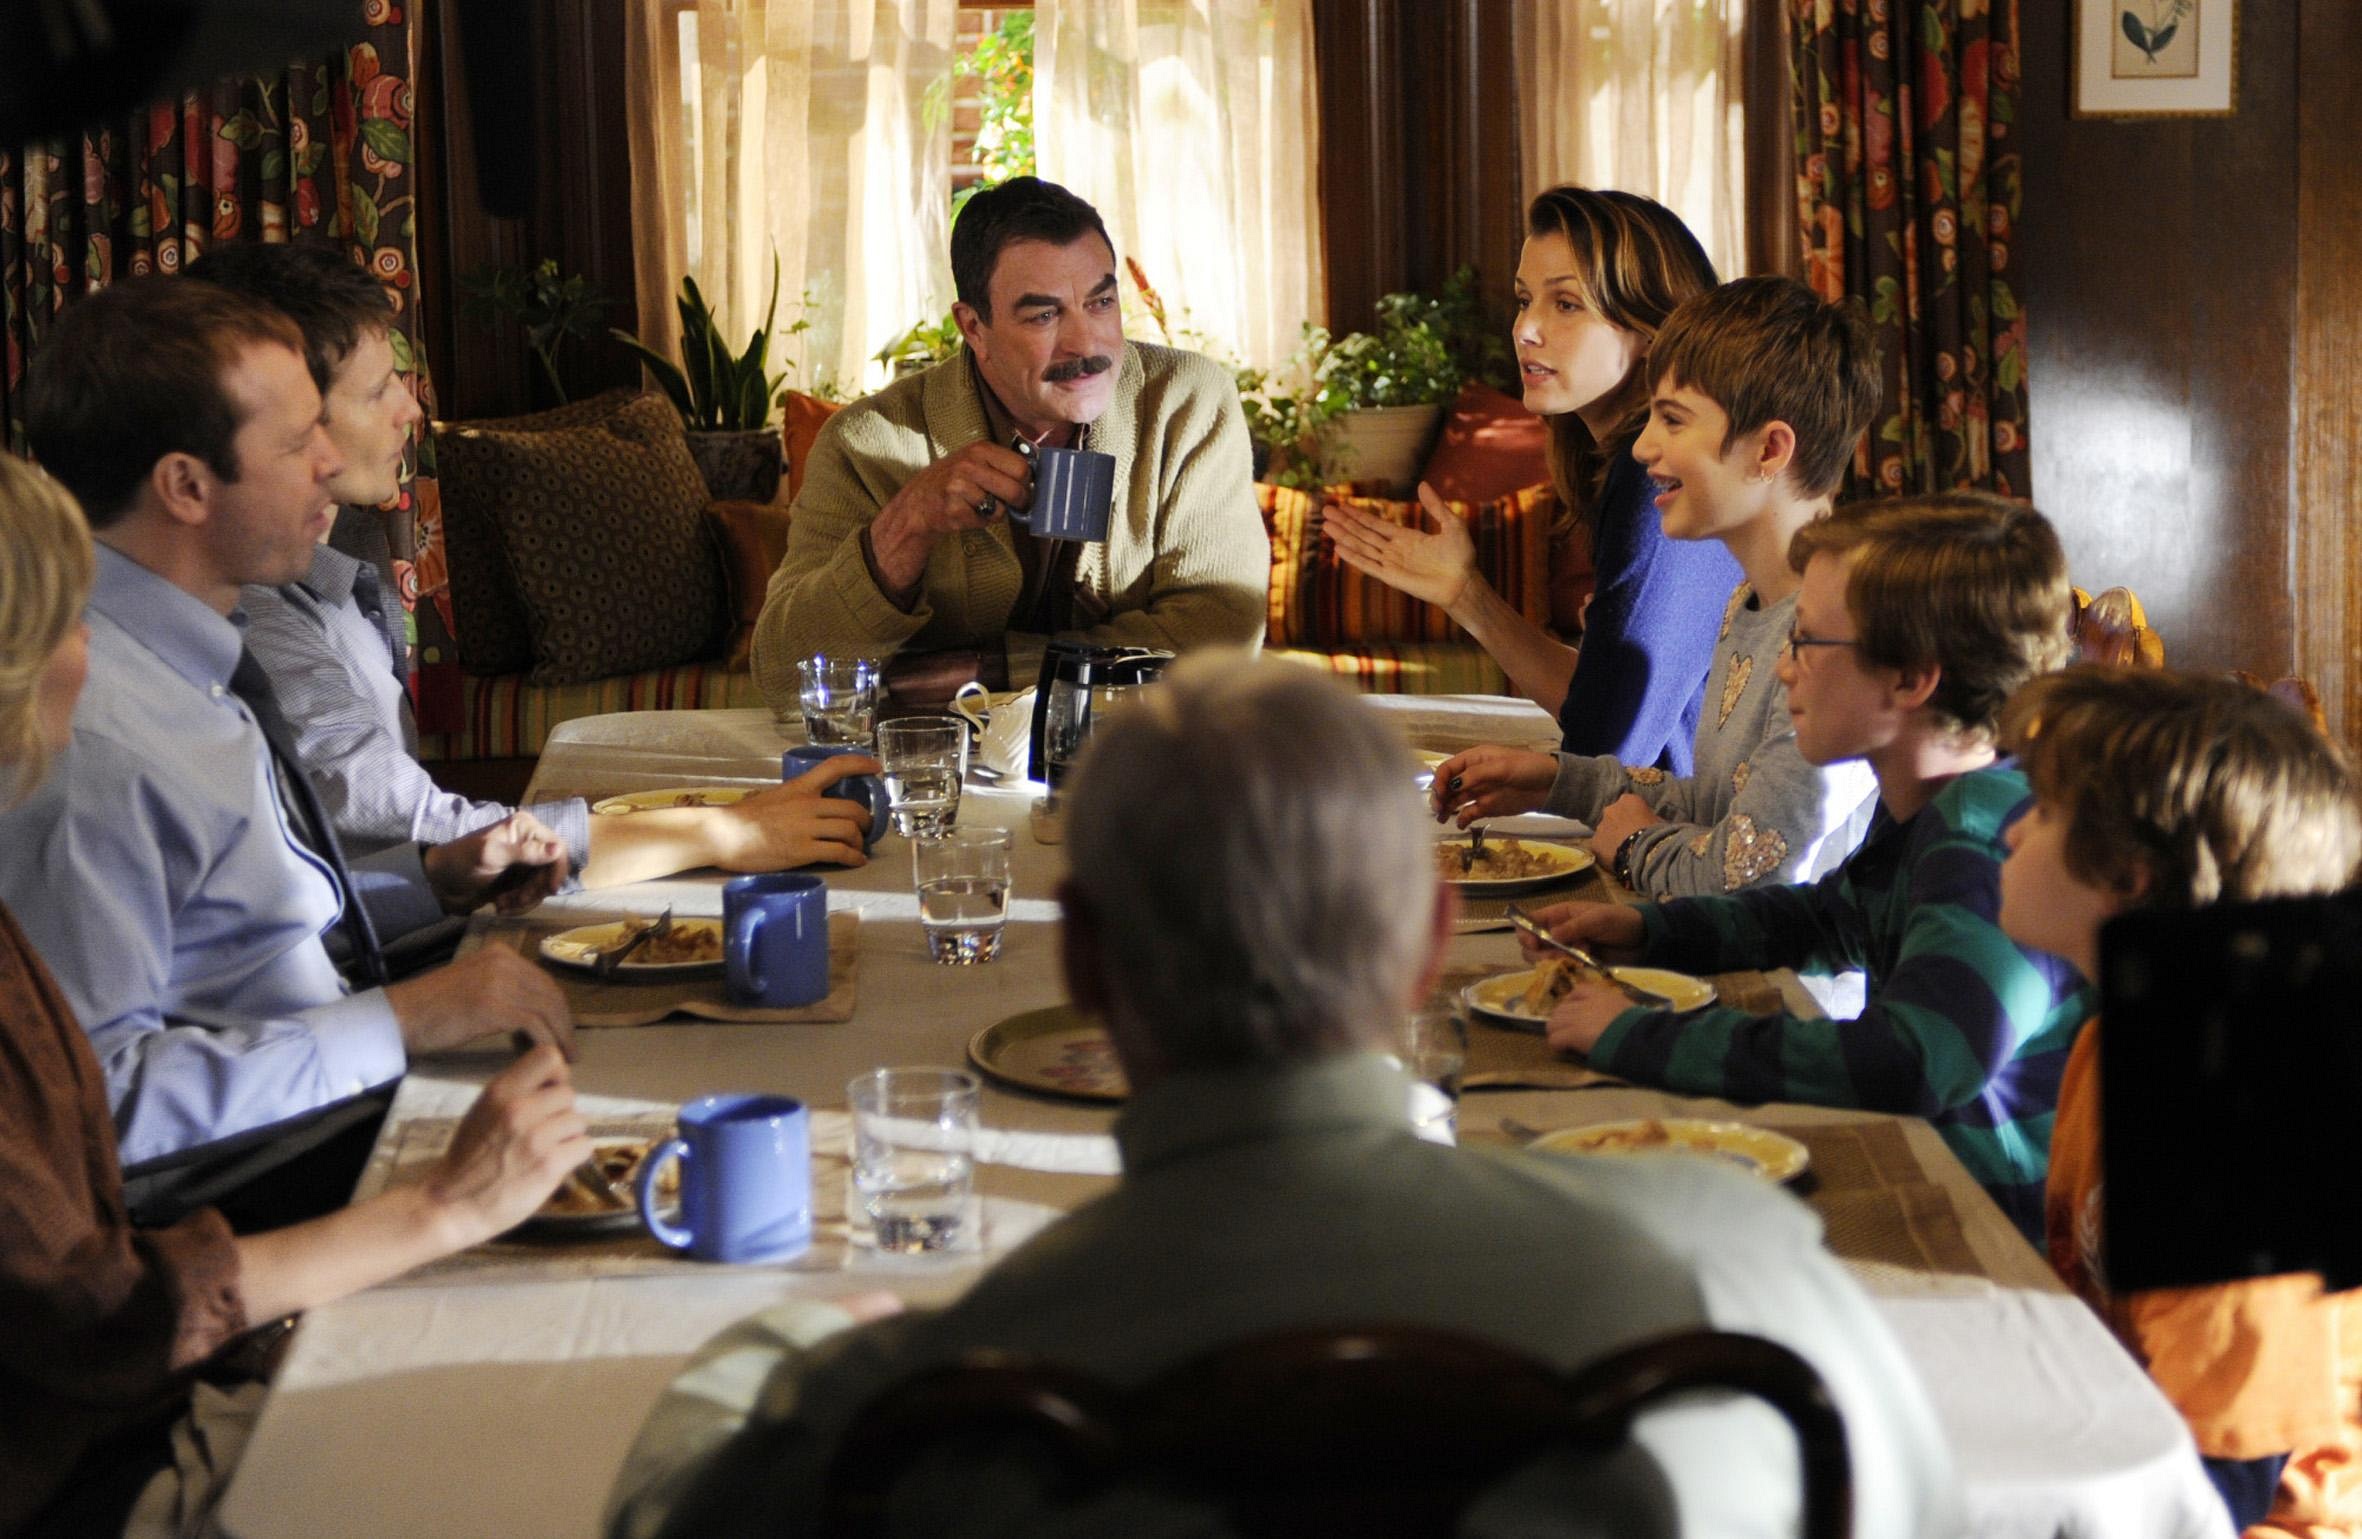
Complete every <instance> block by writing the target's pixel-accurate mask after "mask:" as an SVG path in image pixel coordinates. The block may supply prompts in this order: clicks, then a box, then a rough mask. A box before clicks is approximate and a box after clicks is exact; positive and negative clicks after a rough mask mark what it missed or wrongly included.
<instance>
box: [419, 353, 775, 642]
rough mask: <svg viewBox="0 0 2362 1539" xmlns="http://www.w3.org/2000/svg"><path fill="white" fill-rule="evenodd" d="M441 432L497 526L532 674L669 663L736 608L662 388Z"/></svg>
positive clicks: (719, 629) (712, 634) (700, 487)
mask: <svg viewBox="0 0 2362 1539" xmlns="http://www.w3.org/2000/svg"><path fill="white" fill-rule="evenodd" d="M448 436H449V438H450V440H451V442H452V443H453V444H454V445H463V446H464V448H463V449H462V453H463V455H465V456H467V457H469V458H471V459H472V460H474V461H475V463H474V464H472V465H471V467H470V469H471V473H472V474H473V475H475V476H476V477H478V478H479V480H480V483H481V485H482V487H483V490H484V494H485V495H484V501H483V504H482V505H483V506H485V507H487V508H489V509H490V510H491V513H492V518H493V521H494V522H495V524H496V525H497V526H498V529H499V533H500V544H501V549H502V552H503V554H504V556H505V557H506V561H507V567H508V574H509V580H510V582H511V583H512V584H513V585H514V587H515V589H516V592H517V596H518V597H519V598H520V599H521V600H523V603H524V608H525V614H526V618H527V620H528V622H529V624H530V627H531V631H532V639H533V659H534V661H533V672H532V682H533V683H535V684H572V683H579V682H582V681H584V680H588V679H602V678H607V677H610V676H612V675H615V674H619V673H634V672H637V671H639V670H641V669H644V668H662V667H667V666H669V665H671V664H673V663H679V662H686V661H688V660H689V659H691V658H694V657H698V656H701V655H704V654H705V653H707V652H708V651H710V650H711V649H712V647H713V646H714V644H715V643H716V642H717V641H718V640H720V639H721V637H722V635H723V634H724V631H725V629H726V627H727V624H728V620H729V614H730V611H729V604H728V599H727V594H726V590H725V584H724V580H723V575H722V563H721V560H720V555H719V552H718V551H717V549H716V548H715V540H714V537H713V534H712V532H711V530H710V528H709V527H708V525H707V523H706V519H705V503H706V489H705V480H704V478H703V477H702V476H700V475H699V474H698V472H697V462H696V461H695V460H693V459H691V458H690V456H689V445H688V440H687V439H686V437H685V436H684V435H683V433H682V430H681V419H680V418H679V416H677V415H676V414H675V413H674V411H673V409H672V406H671V405H670V403H668V402H667V401H666V400H665V399H664V398H663V397H662V396H657V395H647V396H641V397H639V398H638V399H636V400H634V401H632V402H630V403H629V404H627V405H625V406H623V407H622V408H620V409H619V410H617V411H615V412H613V413H612V414H611V415H609V416H608V417H607V418H606V419H605V420H604V421H600V422H595V423H590V424H586V425H583V426H578V427H565V428H556V429H553V430H550V431H547V432H526V433H519V432H515V431H499V430H492V429H484V428H454V429H453V430H452V431H451V432H450V434H449V435H448Z"/></svg>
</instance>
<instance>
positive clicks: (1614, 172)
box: [1511, 0, 1901, 277]
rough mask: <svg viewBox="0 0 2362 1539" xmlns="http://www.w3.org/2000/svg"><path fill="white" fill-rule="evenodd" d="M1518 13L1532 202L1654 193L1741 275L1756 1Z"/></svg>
mask: <svg viewBox="0 0 2362 1539" xmlns="http://www.w3.org/2000/svg"><path fill="white" fill-rule="evenodd" d="M1511 3H1512V4H1513V5H1514V6H1515V8H1516V12H1515V29H1516V34H1515V35H1516V39H1517V48H1516V52H1517V88H1518V109H1517V116H1518V148H1519V150H1520V151H1521V153H1522V157H1523V160H1522V164H1523V167H1524V176H1525V183H1526V190H1527V192H1529V193H1533V192H1538V191H1540V190H1541V189H1542V188H1544V187H1549V186H1553V185H1555V184H1557V183H1560V182H1575V183H1578V184H1581V185H1583V186H1588V187H1614V188H1620V189H1622V190H1623V191H1625V192H1638V193H1645V194H1647V195H1648V196H1649V197H1652V198H1655V199H1656V200H1657V201H1658V202H1660V203H1662V204H1664V205H1665V206H1666V207H1668V208H1670V209H1672V210H1673V211H1674V212H1675V213H1677V214H1679V215H1680V216H1681V217H1682V220H1683V221H1684V222H1685V223H1687V224H1688V225H1689V227H1690V229H1691V231H1692V232H1693V233H1694V234H1696V236H1697V237H1698V239H1699V241H1700V242H1702V243H1703V244H1704V245H1705V247H1706V254H1707V255H1708V256H1710V257H1712V258H1713V259H1714V270H1715V271H1716V272H1718V273H1721V274H1722V275H1723V276H1724V277H1736V276H1738V275H1739V274H1740V273H1741V272H1743V271H1744V270H1745V256H1746V250H1747V247H1746V229H1745V207H1746V204H1745V195H1746V160H1745V145H1744V143H1743V141H1742V138H1741V129H1742V127H1743V125H1744V121H1745V120H1744V116H1743V110H1742V105H1741V104H1742V95H1743V87H1744V83H1745V76H1744V74H1743V73H1742V69H1743V64H1744V60H1743V57H1742V53H1741V48H1740V43H1741V27H1742V23H1743V22H1744V21H1745V6H1746V5H1747V3H1748V0H1511ZM1757 3H1769V0H1757ZM1898 3H1901V0H1898ZM1759 105H1760V107H1761V110H1763V111H1766V112H1779V111H1784V110H1785V108H1786V103H1784V102H1764V103H1760V104H1759Z"/></svg>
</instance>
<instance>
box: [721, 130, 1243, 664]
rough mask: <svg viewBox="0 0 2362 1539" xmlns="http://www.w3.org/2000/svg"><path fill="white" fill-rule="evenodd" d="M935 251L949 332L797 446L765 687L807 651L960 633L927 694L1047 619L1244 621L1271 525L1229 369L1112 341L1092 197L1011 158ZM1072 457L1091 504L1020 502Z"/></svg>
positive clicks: (1212, 627)
mask: <svg viewBox="0 0 2362 1539" xmlns="http://www.w3.org/2000/svg"><path fill="white" fill-rule="evenodd" d="M951 269H952V279H953V283H954V286H955V287H956V289H957V292H958V295H959V300H958V303H956V304H955V305H954V306H953V307H952V314H953V317H954V318H955V319H956V320H957V321H958V323H959V328H960V335H961V338H962V339H963V340H964V341H965V343H966V346H965V347H964V348H962V349H961V351H960V353H959V354H958V356H955V357H953V358H950V359H947V360H946V361H944V362H943V363H940V364H937V365H935V366H934V367H933V368H930V369H926V370H924V371H922V372H920V373H918V374H914V375H911V376H909V377H907V378H905V379H900V380H897V381H895V382H894V383H893V384H892V385H889V386H888V387H886V388H885V389H884V390H881V391H879V392H878V393H877V394H875V395H873V396H870V397H868V398H866V399H864V400H861V401H858V402H855V403H854V404H853V405H851V406H849V407H847V408H846V409H845V410H843V411H841V412H838V413H837V414H836V415H835V416H834V417H832V418H830V419H829V422H828V425H827V426H826V427H825V428H824V429H822V431H821V434H820V438H819V441H818V442H817V443H816V444H815V445H814V446H813V450H812V455H811V458H810V461H809V463H808V465H807V466H806V469H805V473H804V483H803V491H802V493H801V495H799V496H798V497H797V499H796V503H795V509H794V521H793V523H792V525H791V527H790V532H789V535H788V545H787V554H786V556H785V558H784V559H783V560H782V561H781V562H780V564H779V570H778V571H777V572H776V573H775V574H774V575H773V576H772V579H771V591H770V597H769V599H768V601H767V602H766V603H765V604H764V606H763V613H762V618H761V619H760V621H758V622H757V624H756V626H755V635H754V667H755V678H756V680H757V682H758V683H759V684H760V685H761V686H762V689H763V693H764V695H765V696H766V697H768V698H769V699H770V700H771V702H772V704H773V705H774V706H784V705H788V704H792V702H793V701H794V700H795V698H796V693H797V681H796V664H797V662H798V661H799V660H801V659H802V658H805V657H809V656H811V655H813V654H814V653H831V654H837V655H859V656H872V657H878V656H890V655H892V654H894V653H897V652H901V651H903V650H905V649H909V650H912V651H922V650H923V651H935V652H953V653H958V654H964V655H960V656H958V657H956V659H946V662H947V664H948V667H947V668H946V670H945V671H944V677H943V678H942V680H941V681H940V683H941V690H940V692H941V693H944V694H948V693H949V692H950V690H951V689H952V688H954V687H956V686H957V685H958V684H959V683H961V682H963V680H964V679H966V678H971V677H973V678H980V679H981V680H982V681H983V682H984V683H985V684H986V685H987V686H989V687H993V688H1001V687H1006V686H1007V685H1008V684H1010V683H1017V684H1023V683H1026V682H1029V681H1030V680H1031V679H1032V678H1033V676H1034V674H1035V672H1036V671H1037V669H1038V667H1039V663H1040V656H1041V648H1042V643H1043V641H1044V639H1045V638H1047V637H1050V636H1068V637H1076V638H1080V639H1084V640H1089V641H1094V642H1100V643H1104V644H1107V645H1130V646H1148V647H1158V648H1163V649H1167V650H1173V651H1182V650H1186V649H1189V648H1192V647H1197V646H1205V645H1210V644H1224V645H1232V646H1236V645H1240V644H1247V645H1253V644H1254V643H1256V642H1258V641H1260V640H1261V638H1262V633H1263V616H1264V612H1265V606H1266V590H1267V587H1268V584H1269V581H1270V544H1269V541H1268V539H1267V537H1266V536H1265V534H1264V531H1263V523H1262V518H1261V516H1260V515H1259V514H1258V513H1257V512H1256V509H1255V498H1254V490H1253V485H1252V470H1251V466H1250V455H1251V449H1250V445H1249V441H1248V437H1247V427H1246V418H1245V416H1244V415H1243V414H1242V413H1241V412H1240V410H1239V405H1238V392H1237V388H1236V386H1235V385H1234V384H1233V383H1232V381H1231V379H1230V376H1229V373H1228V372H1227V371H1226V370H1224V369H1223V368H1222V367H1221V366H1220V365H1219V364H1216V363H1214V362H1213V361H1212V360H1211V359H1208V358H1204V357H1201V356H1199V355H1197V354H1195V353H1188V352H1182V351H1179V350H1177V349H1173V348H1165V347H1154V346H1150V345H1147V344H1144V343H1137V342H1126V341H1125V340H1124V334H1123V320H1122V317H1121V315H1120V314H1119V309H1118V297H1119V296H1118V292H1117V277H1116V265H1115V247H1114V244H1113V243H1112V242H1111V241H1110V240H1109V239H1108V237H1107V229H1106V226H1105V225H1104V224H1103V223H1102V222H1101V221H1100V218H1099V215H1098V212H1097V211H1096V210H1095V209H1093V208H1092V207H1091V205H1090V204H1088V203H1086V202H1084V201H1083V200H1082V199H1080V198H1078V197H1076V196H1075V195H1074V194H1073V193H1071V192H1068V191H1067V190H1066V189H1065V188H1063V187H1059V186H1056V185H1054V184H1052V183H1049V182H1043V181H1039V180H1037V179H1035V178H1033V177H1029V176H1028V177H1016V178H1013V179H1012V180H1010V181H1007V182H1004V183H1002V184H1001V185H999V186H997V187H992V188H988V189H986V190H985V191H983V192H980V193H978V194H977V195H976V196H975V197H974V198H972V199H971V200H969V202H968V205H967V207H966V208H965V209H963V210H962V211H961V213H960V217H959V222H958V224H957V225H956V226H955V227H954V228H953V230H952V235H951ZM1016 445H1023V446H1025V447H1024V448H1023V449H1020V448H1018V447H1014V446H1016ZM1028 450H1030V451H1032V452H1030V453H1028V452H1027V451H1028ZM1062 450H1063V451H1073V450H1082V451H1089V452H1090V453H1093V454H1097V455H1104V456H1106V457H1107V458H1109V459H1111V460H1112V461H1113V465H1112V467H1109V466H1105V465H1103V464H1099V465H1094V464H1093V463H1092V462H1089V461H1082V462H1079V463H1078V462H1077V461H1075V460H1072V459H1068V460H1064V461H1061V459H1060V456H1059V454H1058V452H1057V451H1062ZM1094 468H1095V469H1097V470H1098V471H1099V472H1100V473H1102V474H1104V473H1106V472H1108V471H1109V470H1112V482H1113V487H1112V493H1111V495H1110V497H1109V501H1108V505H1107V513H1106V518H1105V521H1104V524H1103V525H1102V524H1100V522H1099V521H1098V520H1097V519H1096V518H1095V517H1084V518H1081V519H1075V518H1073V517H1071V516H1069V514H1068V513H1067V512H1066V511H1061V513H1060V514H1059V515H1058V516H1057V518H1056V521H1055V522H1053V521H1052V520H1051V519H1050V517H1049V516H1048V511H1049V510H1047V509H1041V508H1036V506H1035V501H1036V498H1035V493H1036V490H1037V486H1038V485H1040V484H1042V483H1047V482H1051V481H1056V480H1060V479H1061V478H1063V477H1066V476H1068V475H1072V476H1073V477H1074V478H1075V479H1077V480H1079V479H1082V478H1083V477H1084V476H1085V475H1087V473H1088V472H1089V471H1090V470H1092V469H1094ZM1029 521H1030V524H1029ZM1078 535H1080V536H1081V537H1080V538H1077V537H1076V536H1078ZM954 674H957V675H958V676H956V677H955V676H953V675H954Z"/></svg>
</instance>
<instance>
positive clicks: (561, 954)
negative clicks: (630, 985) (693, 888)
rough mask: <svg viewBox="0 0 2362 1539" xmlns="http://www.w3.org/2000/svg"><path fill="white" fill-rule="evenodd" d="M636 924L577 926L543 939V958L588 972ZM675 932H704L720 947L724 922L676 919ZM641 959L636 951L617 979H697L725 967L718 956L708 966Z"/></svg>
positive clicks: (639, 953)
mask: <svg viewBox="0 0 2362 1539" xmlns="http://www.w3.org/2000/svg"><path fill="white" fill-rule="evenodd" d="M635 922H636V921H632V920H624V919H616V920H610V921H609V922H607V923H606V924H586V925H577V926H576V927H575V928H573V929H571V930H560V931H559V932H558V933H557V934H555V935H545V936H543V937H542V939H541V954H542V956H543V957H544V958H546V959H547V960H549V961H552V962H555V963H557V964H558V965H559V966H561V967H580V968H584V969H586V970H587V969H588V968H590V967H591V966H592V965H594V964H595V963H596V962H597V961H598V959H599V953H600V952H602V951H605V950H607V949H608V948H609V947H611V946H618V945H621V944H622V943H623V940H624V938H625V937H626V936H627V935H628V934H630V929H629V926H630V925H631V924H633V923H635ZM673 930H674V931H675V933H682V932H687V931H692V930H703V931H705V932H706V933H708V934H710V935H712V936H713V938H714V940H715V942H716V943H717V944H718V943H719V942H720V940H721V938H722V922H721V921H720V920H719V919H675V920H674V921H673ZM641 950H642V951H645V950H646V948H645V947H643V948H641ZM640 956H641V952H638V951H635V952H633V953H632V954H631V955H630V956H628V957H626V958H624V960H623V965H622V966H621V967H618V968H617V969H615V976H616V977H618V978H637V979H642V980H645V979H651V978H695V977H700V976H703V975H705V974H708V973H716V972H719V971H721V967H722V959H721V957H720V956H719V955H718V954H717V955H716V956H714V957H713V959H712V960H710V961H705V962H643V961H641V960H640Z"/></svg>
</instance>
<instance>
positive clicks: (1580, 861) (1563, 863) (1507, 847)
mask: <svg viewBox="0 0 2362 1539" xmlns="http://www.w3.org/2000/svg"><path fill="white" fill-rule="evenodd" d="M1470 849H1471V841H1469V840H1467V839H1438V840H1437V841H1436V842H1435V874H1436V875H1437V876H1439V877H1441V878H1443V880H1445V881H1447V882H1449V883H1451V884H1452V885H1453V886H1454V887H1457V888H1458V889H1460V891H1462V892H1464V893H1467V894H1468V895H1469V896H1471V897H1486V896H1490V895H1494V894H1502V893H1513V892H1525V891H1527V890H1529V889H1531V888H1535V887H1547V886H1549V885H1550V884H1551V883H1552V882H1557V881H1563V880H1565V879H1566V878H1567V877H1570V876H1573V875H1574V874H1575V873H1576V872H1578V871H1588V870H1589V869H1591V867H1593V866H1594V865H1597V864H1598V860H1597V858H1596V857H1594V856H1593V855H1592V853H1591V852H1590V851H1589V850H1587V849H1584V848H1583V847H1582V846H1581V845H1578V844H1547V843H1544V842H1543V841H1541V840H1539V839H1520V838H1518V837H1516V836H1515V835H1502V834H1488V835H1487V836H1486V837H1485V841H1484V843H1483V844H1482V845H1481V846H1476V847H1475V853H1474V855H1472V856H1471V855H1470V854H1469V851H1470Z"/></svg>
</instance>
